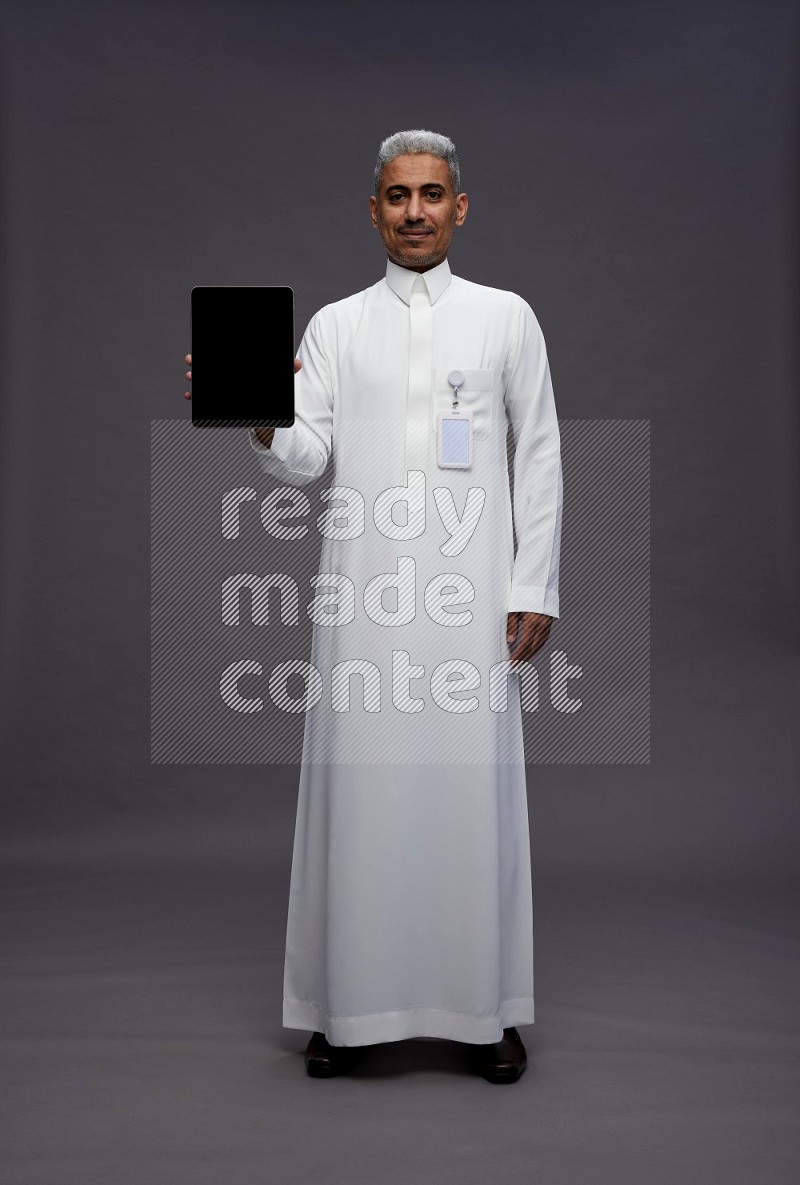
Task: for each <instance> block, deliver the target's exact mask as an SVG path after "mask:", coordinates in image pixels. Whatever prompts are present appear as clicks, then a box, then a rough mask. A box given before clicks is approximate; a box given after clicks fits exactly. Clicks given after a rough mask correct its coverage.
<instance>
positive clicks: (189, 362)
mask: <svg viewBox="0 0 800 1185" xmlns="http://www.w3.org/2000/svg"><path fill="white" fill-rule="evenodd" d="M183 360H184V362H185V363H186V365H187V366H191V365H192V355H191V354H186V355H185V356H184V359H183Z"/></svg>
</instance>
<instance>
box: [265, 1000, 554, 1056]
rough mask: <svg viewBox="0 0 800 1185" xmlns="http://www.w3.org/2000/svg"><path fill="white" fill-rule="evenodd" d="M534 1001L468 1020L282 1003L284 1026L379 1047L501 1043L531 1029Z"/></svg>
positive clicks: (335, 1041) (416, 1011) (511, 1003)
mask: <svg viewBox="0 0 800 1185" xmlns="http://www.w3.org/2000/svg"><path fill="white" fill-rule="evenodd" d="M533 1023H534V1021H533V997H532V996H525V997H523V998H522V999H519V1000H505V1001H504V1002H503V1003H502V1004H501V1005H500V1008H499V1010H498V1012H497V1013H496V1014H495V1015H494V1016H468V1015H467V1014H466V1013H462V1012H449V1011H447V1010H446V1009H442V1008H409V1009H404V1010H402V1011H398V1012H373V1013H369V1014H367V1015H365V1016H328V1015H326V1013H325V1010H324V1009H323V1008H320V1007H319V1005H317V1004H311V1003H308V1002H306V1001H303V1000H287V999H284V1001H283V1027H284V1028H285V1029H309V1030H310V1031H311V1032H315V1033H324V1034H325V1037H326V1038H327V1040H328V1041H329V1042H330V1044H331V1045H378V1044H380V1043H382V1042H384V1041H404V1040H406V1039H408V1038H409V1037H443V1038H445V1039H447V1040H449V1041H463V1042H466V1043H467V1044H470V1045H489V1044H493V1043H494V1042H495V1041H500V1040H502V1037H503V1029H510V1028H512V1027H516V1026H517V1025H532V1024H533Z"/></svg>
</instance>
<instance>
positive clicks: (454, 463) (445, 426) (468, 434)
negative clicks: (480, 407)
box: [436, 370, 472, 469]
mask: <svg viewBox="0 0 800 1185" xmlns="http://www.w3.org/2000/svg"><path fill="white" fill-rule="evenodd" d="M447 381H448V383H449V384H450V386H451V387H452V388H453V406H452V408H451V410H450V411H440V412H439V413H438V415H437V417H436V440H437V447H436V459H437V463H438V465H439V468H440V469H469V467H470V466H471V465H472V412H471V411H469V409H468V408H463V407H459V404H458V392H459V390H460V388H461V387H463V386H464V376H463V374H462V373H461V371H460V370H451V371H450V373H449V375H448V376H447Z"/></svg>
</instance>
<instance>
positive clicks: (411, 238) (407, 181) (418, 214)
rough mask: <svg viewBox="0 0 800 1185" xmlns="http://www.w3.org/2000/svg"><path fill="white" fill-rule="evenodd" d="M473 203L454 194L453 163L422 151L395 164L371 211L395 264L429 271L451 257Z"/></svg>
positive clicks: (383, 179)
mask: <svg viewBox="0 0 800 1185" xmlns="http://www.w3.org/2000/svg"><path fill="white" fill-rule="evenodd" d="M468 202H469V199H468V198H467V195H466V194H465V193H459V194H455V193H453V186H452V183H451V181H450V171H449V169H448V168H447V162H446V161H443V160H441V159H440V157H438V156H430V155H429V154H428V153H427V152H425V153H422V152H420V153H411V154H409V155H407V156H396V157H395V158H394V160H391V161H389V163H388V165H386V167H385V168H384V170H383V176H382V177H381V187H380V193H379V194H378V197H377V198H375V197H370V199H369V206H370V214H371V216H372V225H373V226H374V227H375V228H376V229H377V230H378V231H380V235H381V238H382V239H383V242H384V245H385V247H386V253H387V255H388V256H389V258H390V259H391V260H392V262H393V263H396V264H399V266H400V267H408V268H411V269H412V270H413V271H416V272H427V271H430V269H431V268H432V267H436V265H437V264H439V263H441V262H442V260H443V259H444V258H445V256H446V255H447V252H448V249H449V247H450V240H451V239H452V237H453V230H454V229H455V227H457V226H461V224H462V223H463V222H464V219H465V218H466V217H467V205H468Z"/></svg>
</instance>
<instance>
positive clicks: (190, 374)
mask: <svg viewBox="0 0 800 1185" xmlns="http://www.w3.org/2000/svg"><path fill="white" fill-rule="evenodd" d="M186 377H187V379H188V380H189V382H191V381H192V372H191V370H187V371H186Z"/></svg>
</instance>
